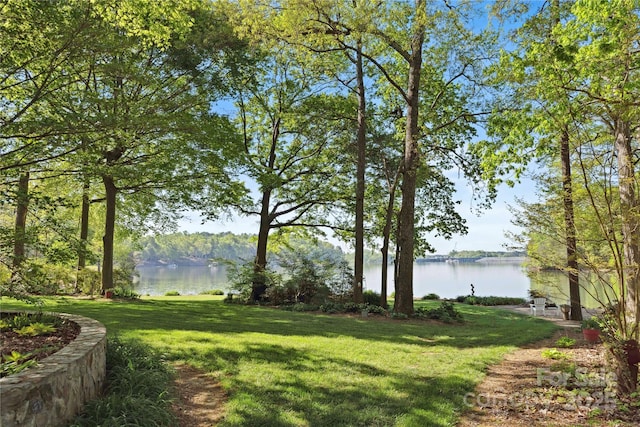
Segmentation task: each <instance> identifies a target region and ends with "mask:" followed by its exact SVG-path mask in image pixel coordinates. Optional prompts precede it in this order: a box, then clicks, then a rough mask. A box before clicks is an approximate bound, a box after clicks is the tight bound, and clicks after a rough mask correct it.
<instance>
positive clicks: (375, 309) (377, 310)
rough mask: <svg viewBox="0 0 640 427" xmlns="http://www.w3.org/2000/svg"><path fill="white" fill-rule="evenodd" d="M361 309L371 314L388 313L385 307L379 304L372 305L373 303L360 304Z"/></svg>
mask: <svg viewBox="0 0 640 427" xmlns="http://www.w3.org/2000/svg"><path fill="white" fill-rule="evenodd" d="M360 307H361V310H366V311H367V313H370V314H382V315H384V314H387V310H385V309H384V308H383V307H380V306H379V305H372V304H360Z"/></svg>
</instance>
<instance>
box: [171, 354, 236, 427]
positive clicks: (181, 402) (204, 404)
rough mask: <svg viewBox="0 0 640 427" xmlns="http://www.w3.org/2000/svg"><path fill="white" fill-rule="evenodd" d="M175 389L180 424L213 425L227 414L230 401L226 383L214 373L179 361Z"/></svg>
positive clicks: (184, 426) (174, 405) (175, 405)
mask: <svg viewBox="0 0 640 427" xmlns="http://www.w3.org/2000/svg"><path fill="white" fill-rule="evenodd" d="M175 369H176V372H177V374H178V375H177V378H176V380H175V383H174V385H175V392H176V395H177V396H178V399H177V401H176V402H175V403H174V404H173V411H174V414H175V415H176V416H177V418H178V427H210V426H213V425H216V424H217V423H218V422H219V421H220V420H221V419H222V417H223V416H224V404H225V402H226V400H227V395H226V394H225V392H224V390H223V389H222V386H221V385H220V384H219V383H218V381H216V380H215V379H214V378H212V377H211V375H209V374H207V373H206V372H204V371H201V370H199V369H196V368H194V367H192V366H189V365H185V364H176V365H175Z"/></svg>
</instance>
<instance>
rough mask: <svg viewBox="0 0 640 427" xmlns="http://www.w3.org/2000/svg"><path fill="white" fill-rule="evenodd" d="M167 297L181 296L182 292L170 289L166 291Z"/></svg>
mask: <svg viewBox="0 0 640 427" xmlns="http://www.w3.org/2000/svg"><path fill="white" fill-rule="evenodd" d="M164 296H165V297H179V296H180V292H178V291H168V292H165V293H164Z"/></svg>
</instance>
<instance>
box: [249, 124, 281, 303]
mask: <svg viewBox="0 0 640 427" xmlns="http://www.w3.org/2000/svg"><path fill="white" fill-rule="evenodd" d="M279 137H280V118H277V119H276V120H275V121H274V122H273V124H272V129H271V147H270V148H269V160H268V161H267V167H268V168H269V170H273V168H274V166H275V164H276V147H277V146H278V138H279ZM265 185H267V186H268V187H265V188H262V203H261V206H260V230H259V231H258V245H257V247H256V259H255V262H254V266H253V272H254V277H253V283H252V284H251V300H252V301H258V300H260V299H261V298H262V295H264V293H265V291H266V290H267V284H266V283H265V280H264V275H263V273H264V271H265V270H266V268H267V247H268V243H269V232H270V231H271V223H272V221H273V218H272V217H271V213H270V212H269V208H270V205H271V193H272V191H273V189H272V188H271V187H270V185H271V184H269V183H267V184H265Z"/></svg>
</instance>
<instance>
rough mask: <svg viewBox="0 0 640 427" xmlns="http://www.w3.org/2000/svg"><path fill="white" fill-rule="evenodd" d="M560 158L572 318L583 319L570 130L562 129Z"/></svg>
mask: <svg viewBox="0 0 640 427" xmlns="http://www.w3.org/2000/svg"><path fill="white" fill-rule="evenodd" d="M560 159H561V163H562V198H563V206H564V228H565V234H566V246H567V270H568V273H567V274H568V276H569V300H570V302H571V320H582V303H581V301H580V281H579V278H578V258H577V243H576V223H575V215H574V210H573V187H572V179H571V155H570V147H569V132H568V131H567V129H566V128H564V129H563V130H562V137H561V138H560Z"/></svg>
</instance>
